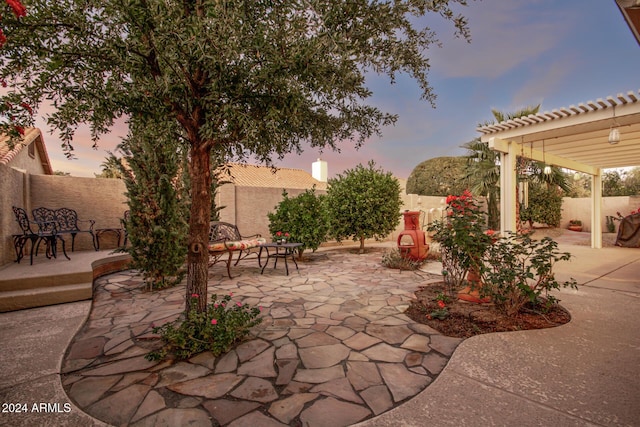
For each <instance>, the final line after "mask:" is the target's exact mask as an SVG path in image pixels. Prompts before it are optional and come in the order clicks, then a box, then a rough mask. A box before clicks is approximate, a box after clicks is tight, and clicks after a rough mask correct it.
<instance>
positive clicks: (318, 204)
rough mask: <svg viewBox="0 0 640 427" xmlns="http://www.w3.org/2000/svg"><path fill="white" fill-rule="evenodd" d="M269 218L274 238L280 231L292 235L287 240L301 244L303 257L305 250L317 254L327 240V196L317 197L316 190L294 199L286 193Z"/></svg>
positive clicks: (300, 255)
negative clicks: (316, 251)
mask: <svg viewBox="0 0 640 427" xmlns="http://www.w3.org/2000/svg"><path fill="white" fill-rule="evenodd" d="M267 216H268V217H269V232H270V233H271V235H272V236H275V235H276V233H277V232H279V231H280V232H282V233H289V237H288V240H290V241H292V242H298V243H302V246H301V247H300V248H298V256H299V257H300V258H302V253H303V251H304V250H305V249H311V250H313V251H315V250H316V249H318V247H319V246H320V244H321V243H322V242H324V241H325V240H326V237H327V231H328V228H329V222H328V219H327V214H326V208H325V196H323V195H316V193H315V187H314V188H313V189H311V190H306V191H305V192H304V193H302V194H300V195H298V196H297V197H293V198H289V195H288V193H287V192H286V191H283V192H282V201H281V202H280V203H279V204H278V206H277V207H276V212H275V213H271V212H269V213H268V214H267Z"/></svg>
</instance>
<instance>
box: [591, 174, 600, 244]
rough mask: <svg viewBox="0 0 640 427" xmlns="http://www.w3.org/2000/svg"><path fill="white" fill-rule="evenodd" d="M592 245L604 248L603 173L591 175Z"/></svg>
mask: <svg viewBox="0 0 640 427" xmlns="http://www.w3.org/2000/svg"><path fill="white" fill-rule="evenodd" d="M591 247H592V248H594V249H600V248H602V175H601V171H600V169H598V170H597V172H596V174H594V175H591Z"/></svg>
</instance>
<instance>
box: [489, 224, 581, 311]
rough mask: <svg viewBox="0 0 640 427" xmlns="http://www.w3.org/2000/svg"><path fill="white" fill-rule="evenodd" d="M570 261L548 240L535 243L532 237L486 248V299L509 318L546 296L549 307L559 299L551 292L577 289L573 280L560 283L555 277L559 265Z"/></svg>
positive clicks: (513, 238)
mask: <svg viewBox="0 0 640 427" xmlns="http://www.w3.org/2000/svg"><path fill="white" fill-rule="evenodd" d="M570 258H571V254H570V253H568V252H559V251H558V244H557V243H556V242H555V241H553V240H552V239H551V238H549V237H545V238H544V239H542V240H533V239H531V238H530V237H529V235H516V234H514V233H509V234H508V235H507V236H506V237H502V238H500V239H498V240H497V241H495V242H494V243H493V244H492V245H490V246H489V247H488V248H487V251H486V252H485V255H484V257H483V261H484V265H483V268H482V273H481V274H482V282H483V288H482V293H483V296H490V297H491V299H492V301H493V302H494V304H495V306H496V308H497V309H498V310H500V311H502V312H504V313H505V314H507V315H509V316H513V315H515V314H517V313H518V312H519V311H520V310H521V309H522V308H523V307H524V306H525V304H527V303H533V304H537V303H539V302H540V300H541V296H544V297H545V298H546V300H547V301H548V302H550V303H553V302H556V301H557V300H556V298H554V297H553V296H551V295H549V291H551V290H553V289H560V287H568V286H570V287H572V288H577V285H576V281H575V280H574V279H570V280H568V281H565V282H562V283H559V282H558V281H557V280H556V278H555V275H554V273H553V266H554V264H555V263H556V262H558V261H567V260H569V259H570Z"/></svg>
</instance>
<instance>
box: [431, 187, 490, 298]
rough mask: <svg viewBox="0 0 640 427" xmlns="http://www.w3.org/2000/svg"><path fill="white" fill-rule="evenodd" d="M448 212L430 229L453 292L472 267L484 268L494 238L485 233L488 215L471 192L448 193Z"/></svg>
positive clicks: (448, 283)
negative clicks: (437, 244) (483, 258)
mask: <svg viewBox="0 0 640 427" xmlns="http://www.w3.org/2000/svg"><path fill="white" fill-rule="evenodd" d="M446 203H447V215H446V217H445V218H444V219H442V220H437V221H434V222H433V223H432V224H431V225H430V226H429V227H428V230H429V231H430V232H433V233H434V234H433V240H434V241H436V242H438V243H439V244H440V254H441V257H442V267H443V276H444V280H445V283H446V285H447V291H448V292H449V293H450V294H451V295H453V294H454V293H455V291H456V290H457V289H459V288H460V287H462V284H463V282H464V280H465V277H466V275H467V272H468V271H469V270H470V269H474V270H481V268H482V256H483V254H484V252H485V251H486V249H487V247H488V246H489V245H490V244H491V242H492V240H493V239H494V236H493V234H494V233H495V232H493V231H492V232H491V233H490V234H488V232H487V233H485V232H484V230H483V229H484V224H485V223H486V214H485V213H484V212H482V211H481V210H480V208H479V207H478V205H477V204H476V202H475V201H474V199H473V196H472V195H471V193H470V192H469V191H464V192H463V193H462V195H460V196H448V197H447V199H446Z"/></svg>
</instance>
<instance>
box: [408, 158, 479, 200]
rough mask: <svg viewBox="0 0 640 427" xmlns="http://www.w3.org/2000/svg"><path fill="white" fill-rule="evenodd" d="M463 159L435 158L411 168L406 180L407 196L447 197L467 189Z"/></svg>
mask: <svg viewBox="0 0 640 427" xmlns="http://www.w3.org/2000/svg"><path fill="white" fill-rule="evenodd" d="M465 168H466V159H465V158H464V157H435V158H433V159H429V160H425V161H424V162H422V163H420V164H419V165H418V166H416V167H415V168H413V170H412V171H411V175H409V178H408V179H407V194H420V195H422V196H448V195H450V194H462V192H463V191H464V190H466V189H467V188H468V185H469V182H468V181H467V179H466V178H465V177H466V171H465Z"/></svg>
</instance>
